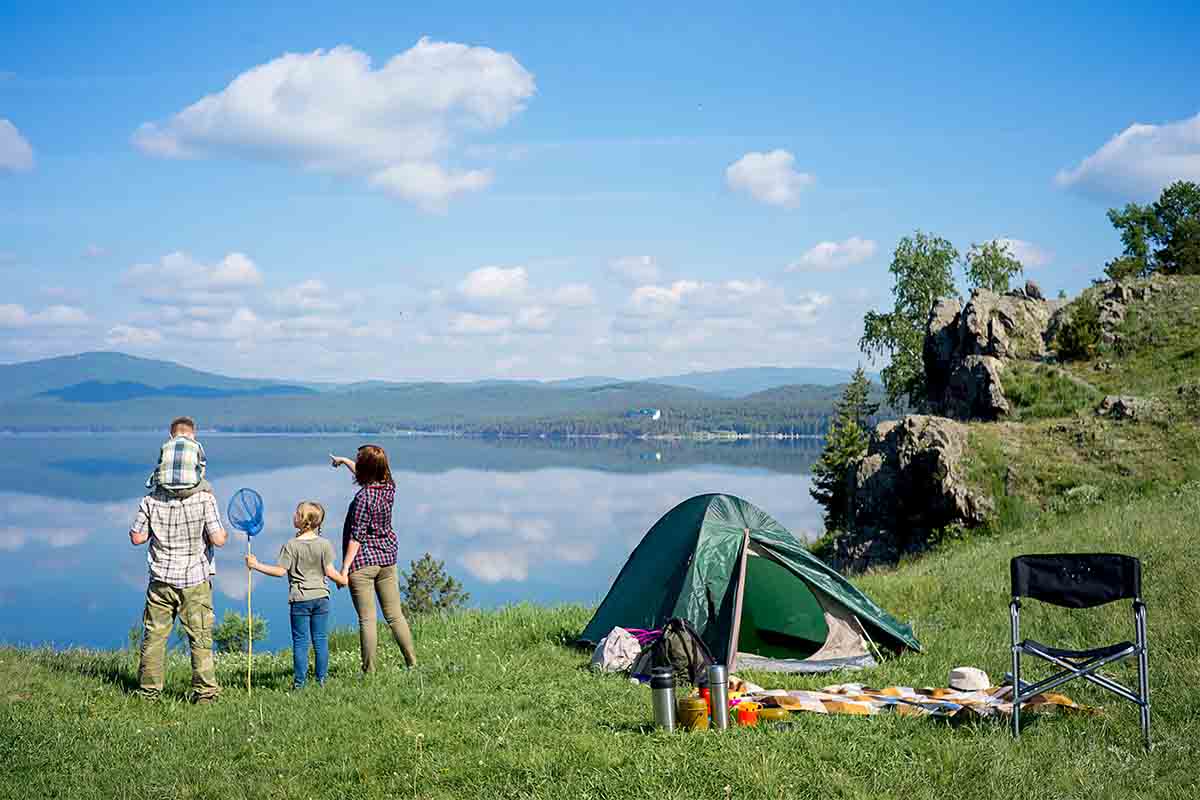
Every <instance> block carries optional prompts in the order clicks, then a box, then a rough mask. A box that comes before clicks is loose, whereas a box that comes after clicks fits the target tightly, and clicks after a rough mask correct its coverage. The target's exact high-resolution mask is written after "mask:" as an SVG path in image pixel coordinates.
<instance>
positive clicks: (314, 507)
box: [296, 500, 325, 533]
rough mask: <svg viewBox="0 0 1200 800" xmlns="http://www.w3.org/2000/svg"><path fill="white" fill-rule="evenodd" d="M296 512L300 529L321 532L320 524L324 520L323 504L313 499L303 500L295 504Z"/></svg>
mask: <svg viewBox="0 0 1200 800" xmlns="http://www.w3.org/2000/svg"><path fill="white" fill-rule="evenodd" d="M296 514H297V515H298V516H299V517H300V530H301V531H316V532H317V533H320V532H321V525H322V524H324V522H325V506H323V505H321V504H320V503H318V502H316V501H314V500H305V501H304V502H303V503H301V504H300V505H298V506H296Z"/></svg>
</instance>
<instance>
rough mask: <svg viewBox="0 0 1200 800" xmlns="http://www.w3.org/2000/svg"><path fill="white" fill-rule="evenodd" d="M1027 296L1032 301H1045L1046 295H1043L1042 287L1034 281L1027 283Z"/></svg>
mask: <svg viewBox="0 0 1200 800" xmlns="http://www.w3.org/2000/svg"><path fill="white" fill-rule="evenodd" d="M1025 296H1026V297H1028V298H1029V299H1030V300H1045V299H1046V297H1045V295H1043V294H1042V287H1040V286H1038V285H1037V284H1036V283H1034V282H1033V280H1032V279H1031V280H1027V281H1025Z"/></svg>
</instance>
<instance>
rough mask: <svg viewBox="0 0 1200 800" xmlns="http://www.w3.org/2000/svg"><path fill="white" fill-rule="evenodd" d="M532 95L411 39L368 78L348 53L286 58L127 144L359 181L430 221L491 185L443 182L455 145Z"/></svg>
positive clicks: (453, 178)
mask: <svg viewBox="0 0 1200 800" xmlns="http://www.w3.org/2000/svg"><path fill="white" fill-rule="evenodd" d="M535 91H536V87H535V84H534V79H533V75H532V74H530V73H529V72H528V71H527V70H526V69H525V68H524V67H523V66H521V64H520V63H519V62H518V61H517V60H516V59H515V58H514V57H513V56H512V55H510V54H508V53H502V52H497V51H496V50H492V49H490V48H487V47H471V46H467V45H464V44H457V43H454V42H435V41H432V40H430V39H428V38H422V39H420V40H419V41H418V42H417V43H416V44H415V45H414V46H413V47H411V48H410V49H408V50H406V51H404V52H402V53H399V54H397V55H395V56H393V57H392V58H391V59H389V60H388V61H387V63H385V64H384V65H383V66H381V67H380V68H378V69H373V68H372V65H371V59H370V57H369V56H367V55H366V54H365V53H362V52H360V51H358V50H355V49H354V48H352V47H349V46H345V45H343V46H340V47H335V48H333V49H332V50H316V51H313V52H311V53H288V54H286V55H283V56H280V57H279V58H276V59H274V60H272V61H269V62H267V63H265V64H261V65H259V66H257V67H254V68H252V69H250V70H247V71H246V72H243V73H242V74H241V75H238V76H237V77H236V78H234V80H233V81H232V82H231V83H230V84H229V85H228V86H227V87H225V88H224V89H223V90H221V91H220V92H218V93H216V94H211V95H208V96H206V97H204V98H202V99H200V100H199V101H197V102H195V103H193V104H192V105H190V106H188V107H187V108H185V109H183V110H182V111H180V112H179V113H177V114H175V115H174V116H172V117H171V118H170V119H168V120H166V121H165V122H163V123H161V124H160V123H146V124H144V125H142V126H141V127H140V128H139V129H138V131H137V132H136V133H135V134H134V136H133V141H134V144H136V145H137V146H138V147H139V148H140V149H141V150H142V151H143V152H145V153H148V154H150V155H154V156H158V157H162V158H196V157H202V156H208V155H219V154H228V155H234V156H238V157H246V158H254V159H265V160H275V161H283V162H286V163H291V164H296V165H299V166H301V167H302V168H305V169H312V170H320V171H327V172H334V173H338V174H347V175H361V176H365V177H366V178H367V180H368V182H369V183H370V185H372V186H376V187H378V188H380V189H383V190H385V191H387V192H389V193H391V194H393V195H395V196H398V197H400V198H402V199H405V200H408V201H410V202H413V203H416V204H417V205H418V206H420V207H422V208H424V209H427V210H433V211H440V210H443V209H444V208H445V206H446V203H447V202H448V201H449V200H450V199H451V198H452V197H454V196H455V195H457V194H461V193H463V192H472V191H478V190H480V189H482V188H484V187H486V186H487V185H488V184H489V183H490V182H491V179H492V178H491V173H490V172H489V171H487V170H468V171H462V172H455V171H451V170H450V169H448V168H447V166H446V165H445V159H446V158H447V157H448V156H449V155H451V154H452V152H453V150H454V148H455V146H456V144H457V142H458V140H459V139H461V138H462V137H464V136H466V135H469V134H473V133H477V132H480V131H486V130H492V129H496V128H499V127H502V126H504V125H505V124H507V123H508V122H509V120H511V119H512V117H513V116H514V115H516V114H518V113H520V112H521V111H522V110H523V109H524V108H525V104H526V103H527V102H528V101H529V99H530V98H531V97H533V95H534V92H535Z"/></svg>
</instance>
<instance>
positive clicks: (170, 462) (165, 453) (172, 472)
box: [146, 436, 207, 489]
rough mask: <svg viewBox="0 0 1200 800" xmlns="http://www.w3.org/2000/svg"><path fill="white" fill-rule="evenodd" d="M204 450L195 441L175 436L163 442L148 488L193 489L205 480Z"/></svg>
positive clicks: (147, 482) (148, 480) (147, 481)
mask: <svg viewBox="0 0 1200 800" xmlns="http://www.w3.org/2000/svg"><path fill="white" fill-rule="evenodd" d="M206 464H207V462H206V461H205V458H204V448H203V447H202V446H201V445H200V443H199V442H197V441H196V440H195V439H191V438H189V437H187V436H174V437H172V438H170V439H168V440H167V441H165V442H163V446H162V450H161V451H160V452H159V454H158V466H157V467H155V468H154V472H152V473H150V477H149V478H148V479H147V480H146V488H147V489H153V488H154V487H155V486H162V487H163V488H165V489H191V488H192V487H194V486H197V485H199V483H200V481H201V480H203V479H204V468H205V466H206Z"/></svg>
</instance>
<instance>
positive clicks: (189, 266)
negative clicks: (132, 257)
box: [121, 252, 263, 305]
mask: <svg viewBox="0 0 1200 800" xmlns="http://www.w3.org/2000/svg"><path fill="white" fill-rule="evenodd" d="M262 282H263V277H262V273H261V272H259V269H258V267H257V266H255V264H254V262H253V261H251V260H250V259H249V258H248V257H247V256H245V255H243V254H242V253H230V254H228V255H227V256H225V257H224V258H223V259H221V260H220V261H218V262H217V263H215V264H202V263H200V262H197V261H195V260H194V259H193V258H192V257H191V256H189V255H188V254H186V253H181V252H175V253H168V254H167V255H165V256H163V257H162V258H161V259H159V261H158V263H157V264H135V265H134V266H132V267H130V268H129V269H127V270H126V271H125V273H124V275H122V278H121V283H122V284H123V285H124V286H128V287H132V288H136V289H138V290H139V291H140V293H141V296H142V299H144V300H150V301H152V302H156V303H172V302H178V301H188V302H191V303H195V304H199V305H206V304H208V305H228V304H229V303H230V302H232V301H236V300H237V298H236V297H235V296H234V295H235V293H237V292H241V291H244V290H247V289H254V288H257V287H259V286H261V285H262Z"/></svg>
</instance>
